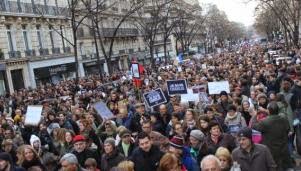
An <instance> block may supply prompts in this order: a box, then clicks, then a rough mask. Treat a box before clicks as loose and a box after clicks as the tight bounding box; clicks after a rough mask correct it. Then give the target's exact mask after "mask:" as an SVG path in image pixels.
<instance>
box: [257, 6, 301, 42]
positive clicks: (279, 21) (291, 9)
mask: <svg viewBox="0 0 301 171" xmlns="http://www.w3.org/2000/svg"><path fill="white" fill-rule="evenodd" d="M257 1H258V7H257V9H256V10H257V11H256V21H255V24H254V26H255V28H256V30H257V31H258V32H259V33H263V34H265V35H266V36H267V37H268V38H269V39H270V40H273V39H274V37H275V36H277V35H279V34H280V33H281V34H282V36H283V38H284V40H285V44H286V47H292V46H295V47H299V25H300V19H301V18H300V17H301V1H300V0H257Z"/></svg>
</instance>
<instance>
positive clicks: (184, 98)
mask: <svg viewBox="0 0 301 171" xmlns="http://www.w3.org/2000/svg"><path fill="white" fill-rule="evenodd" d="M198 101H199V94H194V93H193V91H192V89H187V94H182V95H181V103H187V102H198Z"/></svg>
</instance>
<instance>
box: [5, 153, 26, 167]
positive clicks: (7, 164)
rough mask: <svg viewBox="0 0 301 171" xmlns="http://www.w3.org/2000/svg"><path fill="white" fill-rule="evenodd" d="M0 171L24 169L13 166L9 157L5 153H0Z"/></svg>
mask: <svg viewBox="0 0 301 171" xmlns="http://www.w3.org/2000/svg"><path fill="white" fill-rule="evenodd" d="M0 170H1V171H25V169H24V168H21V167H17V166H15V165H14V162H13V159H12V157H11V155H10V154H9V153H7V152H1V153H0Z"/></svg>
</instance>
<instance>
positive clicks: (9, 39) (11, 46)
mask: <svg viewBox="0 0 301 171" xmlns="http://www.w3.org/2000/svg"><path fill="white" fill-rule="evenodd" d="M6 31H7V38H8V45H9V50H10V51H15V46H14V42H13V41H14V40H13V36H12V31H11V26H10V25H7V26H6Z"/></svg>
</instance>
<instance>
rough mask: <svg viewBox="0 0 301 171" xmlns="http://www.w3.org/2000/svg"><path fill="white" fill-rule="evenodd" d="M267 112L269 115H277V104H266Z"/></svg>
mask: <svg viewBox="0 0 301 171" xmlns="http://www.w3.org/2000/svg"><path fill="white" fill-rule="evenodd" d="M268 110H269V112H270V115H278V113H279V107H278V104H277V102H270V103H269V104H268Z"/></svg>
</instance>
